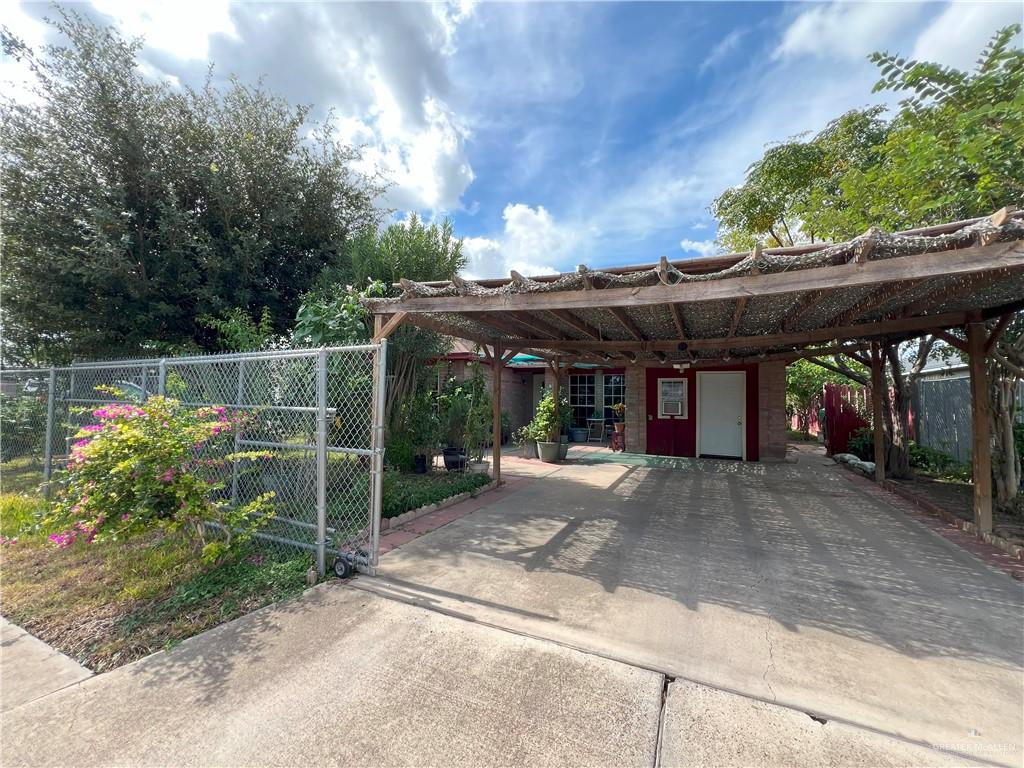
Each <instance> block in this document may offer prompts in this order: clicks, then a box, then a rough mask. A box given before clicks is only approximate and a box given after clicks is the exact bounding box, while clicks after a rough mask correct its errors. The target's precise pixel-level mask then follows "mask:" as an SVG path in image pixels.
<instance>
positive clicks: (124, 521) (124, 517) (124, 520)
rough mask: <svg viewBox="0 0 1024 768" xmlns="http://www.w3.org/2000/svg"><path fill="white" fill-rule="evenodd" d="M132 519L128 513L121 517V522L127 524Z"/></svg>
mask: <svg viewBox="0 0 1024 768" xmlns="http://www.w3.org/2000/svg"><path fill="white" fill-rule="evenodd" d="M131 519H132V516H131V515H129V514H128V513H127V512H125V513H124V514H123V515H121V522H122V523H126V522H128V521H129V520H131Z"/></svg>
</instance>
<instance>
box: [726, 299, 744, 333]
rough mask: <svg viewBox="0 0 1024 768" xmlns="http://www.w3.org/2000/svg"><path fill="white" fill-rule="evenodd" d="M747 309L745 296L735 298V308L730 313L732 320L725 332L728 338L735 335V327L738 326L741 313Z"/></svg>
mask: <svg viewBox="0 0 1024 768" xmlns="http://www.w3.org/2000/svg"><path fill="white" fill-rule="evenodd" d="M746 309H747V297H746V296H740V297H739V298H738V299H737V300H736V309H735V310H734V311H733V313H732V322H731V323H729V332H728V333H727V334H726V336H728V337H729V338H732V337H733V336H735V335H736V329H737V328H739V327H740V320H742V319H743V313H744V312H745V311H746Z"/></svg>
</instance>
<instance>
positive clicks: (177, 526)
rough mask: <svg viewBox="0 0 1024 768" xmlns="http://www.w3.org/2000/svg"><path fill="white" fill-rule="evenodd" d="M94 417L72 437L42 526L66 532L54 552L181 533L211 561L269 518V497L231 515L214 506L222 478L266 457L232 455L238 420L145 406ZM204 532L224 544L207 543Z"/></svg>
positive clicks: (157, 401) (173, 405)
mask: <svg viewBox="0 0 1024 768" xmlns="http://www.w3.org/2000/svg"><path fill="white" fill-rule="evenodd" d="M92 416H93V418H94V419H96V421H97V423H95V424H90V425H87V426H85V427H83V428H82V429H81V430H80V431H79V432H78V434H76V435H75V437H76V438H77V439H78V440H77V442H75V443H74V444H73V445H72V448H71V458H70V460H69V462H68V469H67V471H66V473H64V476H63V478H62V481H63V482H62V483H61V489H60V493H59V495H58V497H57V499H56V502H55V504H54V507H53V514H52V516H51V518H50V519H49V520H48V521H47V524H48V525H49V526H53V527H57V526H60V527H64V528H65V530H63V531H61V532H60V533H54V534H51V535H50V536H49V539H50V541H52V542H53V543H54V544H56V545H57V546H59V547H66V546H69V545H71V544H72V543H74V542H75V541H78V540H83V541H86V542H91V541H94V540H95V541H104V540H116V539H120V538H124V537H127V536H132V535H136V534H140V533H144V532H146V531H150V530H153V529H157V528H159V529H164V530H168V531H176V530H181V529H183V530H184V531H185V532H186V533H189V534H191V535H193V536H194V537H195V539H196V541H197V543H198V545H199V546H201V547H202V554H203V559H204V560H215V559H217V558H218V557H219V556H220V555H221V554H223V553H224V552H225V551H226V550H227V549H228V548H229V547H230V546H231V544H232V541H244V540H246V539H248V538H249V537H250V536H251V535H252V534H253V533H254V532H255V531H256V529H257V528H259V527H260V526H261V525H263V524H265V523H266V522H267V520H268V518H270V517H271V516H273V505H272V504H271V498H272V497H273V496H274V494H273V493H272V492H271V493H264V494H261V495H259V496H257V497H256V498H255V499H253V500H252V501H250V502H249V503H247V504H241V505H238V506H232V505H231V504H229V503H228V502H227V501H225V500H223V499H219V498H217V496H218V491H221V490H222V489H223V488H224V482H223V481H222V480H219V479H218V478H219V477H223V476H224V475H225V472H224V470H225V468H229V467H232V465H235V466H238V469H239V471H240V472H244V471H247V470H248V469H249V465H250V464H252V463H253V462H256V461H259V460H262V459H265V458H267V457H268V456H269V454H267V453H266V452H264V451H251V452H242V453H230V452H229V450H230V448H231V447H232V445H233V442H232V438H233V435H232V433H233V431H234V430H235V429H237V428H238V426H239V423H240V422H242V421H244V420H245V416H244V415H243V414H234V415H228V414H227V413H226V412H225V409H224V408H222V407H213V408H199V409H195V410H192V409H188V408H183V407H181V405H180V404H179V403H178V401H176V400H172V399H168V398H165V397H151V398H149V399H148V400H147V401H146V402H145V403H144V404H142V405H135V404H126V403H112V404H110V405H105V406H101V407H99V408H96V409H95V410H93V411H92ZM211 523H212V524H215V525H216V526H218V527H219V530H220V531H221V534H220V535H218V538H217V540H215V541H209V542H208V541H207V540H206V536H207V533H208V528H207V526H208V525H209V524H211Z"/></svg>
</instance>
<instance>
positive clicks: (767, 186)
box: [711, 107, 887, 250]
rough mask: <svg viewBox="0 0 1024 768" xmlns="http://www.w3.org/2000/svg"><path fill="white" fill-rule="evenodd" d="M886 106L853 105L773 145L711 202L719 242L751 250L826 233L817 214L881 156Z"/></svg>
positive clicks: (805, 240) (734, 247) (815, 238)
mask: <svg viewBox="0 0 1024 768" xmlns="http://www.w3.org/2000/svg"><path fill="white" fill-rule="evenodd" d="M882 112H883V109H882V108H881V107H872V108H870V109H862V110H852V111H850V112H847V113H846V114H844V115H841V116H840V117H838V118H836V119H835V120H833V121H831V122H830V123H829V124H828V125H827V126H826V127H825V129H824V130H823V131H821V132H820V133H818V134H817V135H815V136H813V137H811V138H810V139H805V138H804V137H795V138H792V139H790V140H788V141H785V142H782V143H780V144H776V145H774V146H772V147H769V148H768V149H767V150H766V151H765V153H764V156H763V157H762V158H761V159H759V160H757V161H756V162H754V163H753V164H751V166H750V167H749V168H748V169H747V174H746V177H745V179H744V181H743V184H741V185H739V186H737V187H732V188H730V189H727V190H725V191H724V192H722V194H721V195H719V196H718V197H717V198H715V200H714V202H713V203H712V204H711V213H712V214H713V215H714V216H715V217H716V218H717V219H718V224H719V231H718V239H719V242H720V243H721V244H722V245H724V246H725V247H727V248H730V249H733V250H747V249H749V248H750V247H751V246H753V244H754V242H756V241H760V242H763V243H765V244H767V245H769V246H785V245H795V244H796V243H799V242H813V241H815V240H817V239H820V238H821V237H822V234H823V233H822V232H821V230H820V229H819V228H817V225H818V222H817V219H816V218H815V214H816V212H817V211H818V210H820V209H828V208H829V207H830V206H831V205H833V204H834V201H835V199H836V196H837V194H838V193H839V189H840V185H841V183H842V180H843V179H844V178H845V177H846V175H847V174H848V173H849V172H850V170H851V169H854V168H867V167H869V166H870V165H871V164H872V163H874V162H876V161H877V153H878V150H877V146H878V144H879V142H881V141H882V140H884V138H885V135H886V131H887V127H886V124H885V121H884V120H883V119H882V116H881V115H882Z"/></svg>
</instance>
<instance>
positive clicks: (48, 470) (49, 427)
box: [43, 365, 57, 501]
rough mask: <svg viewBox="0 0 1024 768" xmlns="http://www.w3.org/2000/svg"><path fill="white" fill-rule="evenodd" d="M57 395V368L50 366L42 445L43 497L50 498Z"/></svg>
mask: <svg viewBox="0 0 1024 768" xmlns="http://www.w3.org/2000/svg"><path fill="white" fill-rule="evenodd" d="M56 397H57V369H56V368H54V367H53V366H52V365H51V366H50V386H49V394H48V395H47V398H46V444H45V445H44V446H43V497H44V498H45V499H46V500H47V501H49V499H50V477H51V475H52V473H53V413H54V401H55V399H56Z"/></svg>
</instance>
